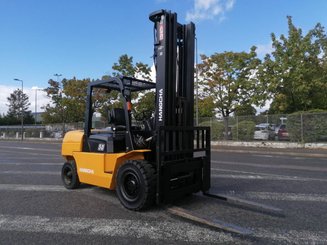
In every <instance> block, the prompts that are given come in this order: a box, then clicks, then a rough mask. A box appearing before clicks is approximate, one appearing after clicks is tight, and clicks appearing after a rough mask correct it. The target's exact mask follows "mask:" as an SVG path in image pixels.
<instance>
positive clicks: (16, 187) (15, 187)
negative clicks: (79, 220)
mask: <svg viewBox="0 0 327 245" xmlns="http://www.w3.org/2000/svg"><path fill="white" fill-rule="evenodd" d="M0 191H56V192H57V191H68V190H67V189H66V188H65V187H63V186H60V185H25V184H0Z"/></svg>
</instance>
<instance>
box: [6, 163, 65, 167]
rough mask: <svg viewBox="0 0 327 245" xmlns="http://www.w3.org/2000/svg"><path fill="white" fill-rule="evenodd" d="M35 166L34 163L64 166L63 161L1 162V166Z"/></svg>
mask: <svg viewBox="0 0 327 245" xmlns="http://www.w3.org/2000/svg"><path fill="white" fill-rule="evenodd" d="M4 165H7V166H14V165H17V166H33V165H46V166H62V165H63V162H4V163H2V162H0V166H4Z"/></svg>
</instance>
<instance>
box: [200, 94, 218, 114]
mask: <svg viewBox="0 0 327 245" xmlns="http://www.w3.org/2000/svg"><path fill="white" fill-rule="evenodd" d="M198 102H199V103H198V106H199V117H214V116H215V113H214V112H215V103H214V101H213V98H212V97H211V96H208V97H205V98H202V99H199V101H198Z"/></svg>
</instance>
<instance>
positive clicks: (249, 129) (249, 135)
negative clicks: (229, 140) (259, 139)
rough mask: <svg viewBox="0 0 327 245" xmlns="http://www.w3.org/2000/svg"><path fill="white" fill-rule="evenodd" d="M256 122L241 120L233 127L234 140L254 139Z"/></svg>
mask: <svg viewBox="0 0 327 245" xmlns="http://www.w3.org/2000/svg"><path fill="white" fill-rule="evenodd" d="M254 129H255V123H254V122H253V121H240V122H239V123H238V124H237V125H235V126H234V127H232V135H233V140H246V141H249V140H253V135H254Z"/></svg>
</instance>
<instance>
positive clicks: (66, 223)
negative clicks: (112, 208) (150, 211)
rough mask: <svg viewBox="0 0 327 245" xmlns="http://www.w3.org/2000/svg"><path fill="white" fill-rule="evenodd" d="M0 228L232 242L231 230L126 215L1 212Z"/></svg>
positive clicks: (4, 229) (19, 230) (155, 239)
mask: <svg viewBox="0 0 327 245" xmlns="http://www.w3.org/2000/svg"><path fill="white" fill-rule="evenodd" d="M0 231H18V232H41V233H62V234H74V235H97V236H105V237H115V236H119V237H129V238H131V239H137V238H144V239H151V240H153V241H157V240H165V241H176V240H177V241H184V242H194V243H199V242H207V243H215V242H220V243H226V242H228V243H232V242H233V241H234V239H233V237H232V236H231V235H230V234H225V233H223V232H217V231H212V230H209V229H206V228H202V227H198V226H196V225H192V224H188V223H185V222H168V221H159V220H154V221H142V220H125V219H90V218H70V217H53V218H48V217H41V216H27V215H2V214H0Z"/></svg>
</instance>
